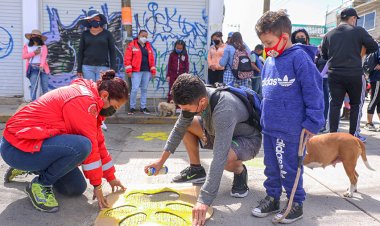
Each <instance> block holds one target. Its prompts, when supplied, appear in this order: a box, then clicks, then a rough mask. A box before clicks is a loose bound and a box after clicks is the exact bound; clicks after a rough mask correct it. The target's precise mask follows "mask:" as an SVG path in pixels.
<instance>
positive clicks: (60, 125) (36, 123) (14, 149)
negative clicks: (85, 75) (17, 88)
mask: <svg viewBox="0 0 380 226" xmlns="http://www.w3.org/2000/svg"><path fill="white" fill-rule="evenodd" d="M127 100H128V88H127V84H126V83H125V81H123V80H122V79H120V78H117V77H116V78H115V72H114V71H112V70H111V71H107V72H105V73H103V74H102V78H101V79H100V80H98V81H97V82H96V83H95V82H92V81H90V80H85V79H76V80H74V81H73V82H72V83H71V85H69V86H65V87H62V88H59V89H56V90H53V91H51V92H49V93H47V94H45V95H43V96H42V97H40V98H39V99H38V100H36V101H34V102H32V103H30V104H28V105H27V106H25V107H24V108H22V109H21V110H20V111H19V112H17V113H16V114H15V115H14V116H13V117H12V118H10V119H9V121H8V122H7V124H6V128H5V130H4V137H3V138H2V139H1V142H0V152H1V156H2V157H3V159H4V161H5V162H6V163H7V164H8V165H10V166H11V168H10V169H9V170H8V172H7V175H6V180H8V181H10V180H12V179H13V178H14V177H15V176H17V175H20V174H26V173H28V172H30V173H34V174H37V176H36V177H35V178H34V179H33V180H32V181H31V183H30V184H28V186H27V187H26V189H25V191H26V193H27V194H28V196H29V198H30V200H31V201H32V204H33V206H34V207H35V208H36V209H38V210H41V211H45V212H56V211H58V208H59V206H58V202H57V201H56V199H55V196H54V193H53V188H54V189H55V190H56V191H57V192H59V193H62V194H64V195H68V196H76V195H81V194H82V193H83V192H84V191H85V190H86V185H87V183H86V181H85V179H84V177H83V174H82V172H81V171H80V170H79V169H78V166H79V165H81V166H82V170H83V173H84V175H85V176H86V178H88V179H89V181H90V184H91V185H93V186H94V198H95V197H96V198H97V200H98V203H99V207H100V208H104V207H108V204H107V201H106V199H105V197H104V196H103V192H102V178H105V179H106V180H107V181H108V183H109V184H110V185H111V187H112V191H113V190H114V189H115V188H116V189H119V188H121V189H123V190H124V189H125V188H124V186H123V185H122V183H121V182H120V181H119V180H118V179H117V178H116V177H115V167H114V166H113V163H112V158H111V155H110V154H109V152H108V151H107V149H106V146H105V142H104V136H103V132H102V129H101V128H100V126H101V124H102V121H103V120H104V118H105V117H107V116H111V115H112V114H113V113H115V111H116V110H117V109H118V108H120V107H121V106H122V105H123V104H125V103H126V102H127Z"/></svg>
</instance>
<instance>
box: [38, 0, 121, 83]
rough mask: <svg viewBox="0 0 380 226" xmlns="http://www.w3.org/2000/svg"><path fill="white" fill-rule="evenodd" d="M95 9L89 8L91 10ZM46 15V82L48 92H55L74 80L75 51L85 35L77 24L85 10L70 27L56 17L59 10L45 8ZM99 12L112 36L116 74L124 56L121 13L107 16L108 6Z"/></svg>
mask: <svg viewBox="0 0 380 226" xmlns="http://www.w3.org/2000/svg"><path fill="white" fill-rule="evenodd" d="M92 8H94V7H90V8H89V9H92ZM46 10H47V13H48V15H49V22H50V29H49V31H47V32H44V35H46V36H47V37H48V39H47V41H46V45H47V47H48V64H49V67H50V69H51V74H52V76H50V78H49V88H50V89H54V88H58V87H61V86H65V85H68V84H69V83H70V82H71V80H72V79H74V78H76V75H75V72H76V68H77V59H76V56H77V50H78V48H79V42H80V38H81V35H82V32H83V31H84V28H83V27H82V26H81V24H80V20H81V19H83V18H85V17H86V15H87V11H86V10H82V14H80V15H78V16H77V17H76V18H74V19H73V20H72V21H71V22H70V24H68V25H64V24H63V23H62V20H61V19H60V17H59V12H58V9H56V8H50V7H49V6H47V7H46ZM101 12H102V13H103V14H104V16H105V17H106V18H107V21H108V25H107V29H108V30H109V31H110V32H111V33H112V35H113V37H114V38H115V43H116V51H117V54H116V62H117V68H118V69H117V72H119V73H120V72H121V71H122V70H123V67H124V65H123V62H124V61H123V52H122V37H121V12H112V13H109V12H108V6H107V4H106V3H105V4H103V5H101Z"/></svg>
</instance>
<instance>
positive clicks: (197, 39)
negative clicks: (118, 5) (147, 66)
mask: <svg viewBox="0 0 380 226" xmlns="http://www.w3.org/2000/svg"><path fill="white" fill-rule="evenodd" d="M200 20H201V22H194V21H193V22H192V21H188V20H187V19H186V17H185V16H183V15H182V14H181V13H180V12H179V11H177V9H176V8H174V9H169V8H168V7H161V8H159V5H158V3H156V2H150V3H149V4H148V5H147V11H145V12H144V13H142V14H138V13H136V14H134V22H135V26H133V34H134V35H135V36H137V33H138V31H139V30H141V29H144V30H146V31H148V33H149V36H150V37H151V43H152V46H153V48H154V51H155V56H156V67H157V73H158V75H157V76H156V79H155V80H156V84H155V88H156V91H157V90H160V91H162V95H163V96H165V95H166V92H167V91H165V90H166V89H167V82H166V79H165V78H166V70H167V61H168V59H169V55H170V53H171V52H172V50H173V45H174V43H175V42H176V41H177V40H179V39H180V40H184V41H185V42H186V48H187V51H188V54H189V61H190V64H191V65H190V73H192V74H194V75H197V76H198V77H200V78H203V79H204V77H205V71H206V66H205V62H206V60H207V50H206V44H207V24H208V16H207V14H206V9H203V10H202V12H201V18H200ZM159 43H160V44H162V43H164V45H165V49H157V48H155V45H157V44H159Z"/></svg>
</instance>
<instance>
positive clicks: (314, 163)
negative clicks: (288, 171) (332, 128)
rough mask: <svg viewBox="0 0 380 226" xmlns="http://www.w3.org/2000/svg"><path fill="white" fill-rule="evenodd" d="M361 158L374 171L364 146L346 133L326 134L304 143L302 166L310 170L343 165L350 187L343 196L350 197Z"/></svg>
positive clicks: (355, 182)
mask: <svg viewBox="0 0 380 226" xmlns="http://www.w3.org/2000/svg"><path fill="white" fill-rule="evenodd" d="M359 156H361V157H362V159H363V162H364V164H365V165H366V167H367V168H368V169H370V170H374V169H373V168H372V167H371V166H370V165H369V163H368V161H367V155H366V151H365V145H364V143H363V142H361V141H360V140H359V139H358V138H356V137H354V136H352V135H351V134H348V133H328V134H323V135H318V136H314V137H312V138H311V139H310V140H309V141H308V142H307V143H306V157H305V160H304V161H303V164H304V165H305V166H306V167H309V168H311V169H313V168H315V167H323V168H325V167H326V166H329V165H333V166H334V167H335V164H336V163H338V162H342V163H343V167H344V170H345V171H346V174H347V176H348V178H349V179H350V182H351V184H350V187H349V188H348V189H347V192H345V193H344V194H343V195H344V196H345V197H352V195H353V192H356V191H357V182H358V177H359V174H358V173H357V172H356V170H355V167H356V162H357V160H358V158H359Z"/></svg>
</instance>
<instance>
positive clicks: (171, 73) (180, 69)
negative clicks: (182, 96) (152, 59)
mask: <svg viewBox="0 0 380 226" xmlns="http://www.w3.org/2000/svg"><path fill="white" fill-rule="evenodd" d="M183 73H189V56H188V55H187V53H185V54H178V53H174V52H172V53H171V54H170V56H169V62H168V70H167V74H166V77H169V78H170V81H173V82H174V81H175V80H176V79H177V78H178V76H179V75H181V74H183Z"/></svg>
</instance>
